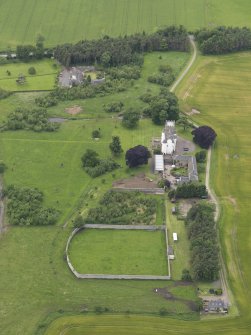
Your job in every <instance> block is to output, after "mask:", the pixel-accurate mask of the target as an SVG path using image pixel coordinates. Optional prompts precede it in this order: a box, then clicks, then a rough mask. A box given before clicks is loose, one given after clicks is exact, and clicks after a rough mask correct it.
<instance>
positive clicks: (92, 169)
mask: <svg viewBox="0 0 251 335" xmlns="http://www.w3.org/2000/svg"><path fill="white" fill-rule="evenodd" d="M81 161H82V166H83V168H84V169H85V172H86V173H88V174H89V175H90V176H91V177H93V178H95V177H98V176H101V175H103V174H105V173H106V172H110V171H113V170H115V169H117V168H119V167H120V165H119V164H118V163H116V162H115V161H113V160H112V159H100V158H99V155H98V153H97V152H96V151H94V150H91V149H87V150H86V152H85V154H84V155H83V156H82V157H81Z"/></svg>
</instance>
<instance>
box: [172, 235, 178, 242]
mask: <svg viewBox="0 0 251 335" xmlns="http://www.w3.org/2000/svg"><path fill="white" fill-rule="evenodd" d="M173 240H174V241H178V235H177V233H173Z"/></svg>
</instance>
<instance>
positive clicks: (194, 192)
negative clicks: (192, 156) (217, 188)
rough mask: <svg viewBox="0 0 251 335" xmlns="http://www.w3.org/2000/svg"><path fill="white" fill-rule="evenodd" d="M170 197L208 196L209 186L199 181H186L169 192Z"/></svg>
mask: <svg viewBox="0 0 251 335" xmlns="http://www.w3.org/2000/svg"><path fill="white" fill-rule="evenodd" d="M168 196H169V198H170V199H171V198H174V197H175V198H177V199H178V198H201V197H206V196H207V188H206V186H205V185H203V184H199V183H192V182H190V183H184V184H182V185H179V186H178V187H177V188H176V189H175V190H171V191H170V192H169V193H168Z"/></svg>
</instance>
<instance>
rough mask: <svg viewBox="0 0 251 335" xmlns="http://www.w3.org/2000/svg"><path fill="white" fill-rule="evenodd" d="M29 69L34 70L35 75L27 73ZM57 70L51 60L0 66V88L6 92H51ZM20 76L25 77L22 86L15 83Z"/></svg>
mask: <svg viewBox="0 0 251 335" xmlns="http://www.w3.org/2000/svg"><path fill="white" fill-rule="evenodd" d="M30 67H34V68H35V70H36V74H35V75H30V74H29V73H28V70H29V68H30ZM58 69H59V66H58V65H57V64H56V63H55V62H53V61H52V60H42V61H35V62H34V61H32V62H28V63H19V62H18V63H10V64H4V65H0V88H2V89H5V90H7V91H35V90H51V89H52V88H53V87H54V85H55V81H56V76H57V71H58ZM7 71H9V72H10V75H8V74H7ZM20 74H22V75H24V76H25V77H26V80H25V83H24V84H17V82H16V80H17V79H18V76H19V75H20Z"/></svg>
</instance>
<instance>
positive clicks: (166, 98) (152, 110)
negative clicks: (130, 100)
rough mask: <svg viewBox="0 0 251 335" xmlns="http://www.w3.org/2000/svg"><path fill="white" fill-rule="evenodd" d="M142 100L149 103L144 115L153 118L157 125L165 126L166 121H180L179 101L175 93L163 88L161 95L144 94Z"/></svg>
mask: <svg viewBox="0 0 251 335" xmlns="http://www.w3.org/2000/svg"><path fill="white" fill-rule="evenodd" d="M140 98H141V100H142V101H144V102H146V103H148V106H147V107H146V108H145V109H144V111H143V112H144V115H145V116H149V117H151V119H152V121H153V122H154V123H155V124H162V125H164V124H165V121H166V120H175V121H176V120H178V119H179V106H178V99H177V97H176V95H175V94H174V93H171V92H169V91H168V89H166V88H162V89H161V91H160V93H159V95H157V96H153V95H151V94H144V95H142V96H141V97H140Z"/></svg>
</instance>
